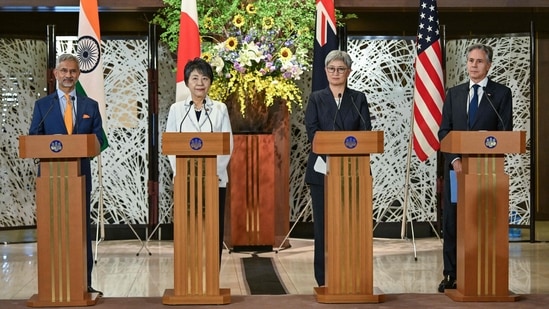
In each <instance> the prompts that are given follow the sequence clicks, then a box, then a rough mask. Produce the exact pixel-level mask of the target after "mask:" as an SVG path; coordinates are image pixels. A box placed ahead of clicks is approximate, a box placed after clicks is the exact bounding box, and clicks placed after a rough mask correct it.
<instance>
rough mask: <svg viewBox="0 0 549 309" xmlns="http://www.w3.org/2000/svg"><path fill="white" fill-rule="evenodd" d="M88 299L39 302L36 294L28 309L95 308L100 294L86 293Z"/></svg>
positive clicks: (32, 297)
mask: <svg viewBox="0 0 549 309" xmlns="http://www.w3.org/2000/svg"><path fill="white" fill-rule="evenodd" d="M86 294H87V295H86V296H87V297H85V298H84V299H82V300H76V301H74V300H73V301H59V302H55V301H47V300H39V299H38V294H34V295H32V296H31V298H29V300H27V307H84V306H95V304H97V300H98V299H99V297H100V296H99V293H86Z"/></svg>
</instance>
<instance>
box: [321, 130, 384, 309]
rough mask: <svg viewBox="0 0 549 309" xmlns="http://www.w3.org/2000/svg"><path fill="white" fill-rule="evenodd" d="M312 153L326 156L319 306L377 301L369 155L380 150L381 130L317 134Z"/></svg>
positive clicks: (381, 145)
mask: <svg viewBox="0 0 549 309" xmlns="http://www.w3.org/2000/svg"><path fill="white" fill-rule="evenodd" d="M313 151H314V152H315V153H317V154H325V155H327V162H326V163H327V173H326V178H325V201H326V205H325V243H326V247H325V255H326V286H324V287H317V288H315V295H316V299H317V301H318V302H320V303H379V302H383V301H384V300H385V296H384V295H374V294H373V260H372V258H373V221H372V176H371V174H370V154H371V153H381V152H383V132H382V131H317V132H316V133H315V138H314V141H313Z"/></svg>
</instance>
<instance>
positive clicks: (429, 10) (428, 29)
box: [413, 0, 444, 161]
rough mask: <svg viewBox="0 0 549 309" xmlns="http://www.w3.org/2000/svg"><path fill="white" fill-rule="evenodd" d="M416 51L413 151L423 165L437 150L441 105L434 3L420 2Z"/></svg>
mask: <svg viewBox="0 0 549 309" xmlns="http://www.w3.org/2000/svg"><path fill="white" fill-rule="evenodd" d="M417 48H418V56H417V58H416V66H415V69H416V77H415V90H414V109H413V113H414V123H413V147H414V151H415V153H416V156H417V157H418V158H419V159H420V160H421V161H425V160H427V158H429V156H430V155H431V154H433V153H435V152H436V151H437V150H438V149H439V148H440V141H439V140H438V130H439V128H440V122H441V121H442V104H443V103H444V83H443V81H444V80H443V72H442V50H441V45H440V34H439V24H438V12H437V6H436V1H435V0H421V1H420V7H419V26H418V35H417Z"/></svg>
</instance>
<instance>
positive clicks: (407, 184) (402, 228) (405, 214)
mask: <svg viewBox="0 0 549 309" xmlns="http://www.w3.org/2000/svg"><path fill="white" fill-rule="evenodd" d="M410 114H411V116H410V135H409V138H408V154H407V157H406V177H405V179H404V181H405V182H404V206H403V209H402V224H401V226H400V238H401V239H404V237H406V221H407V219H408V200H409V194H410V162H411V160H412V139H413V135H414V104H413V102H412V112H411V113H410ZM410 228H411V230H412V246H413V248H414V260H416V261H417V248H416V237H415V232H414V222H413V221H412V220H410ZM435 232H436V231H435Z"/></svg>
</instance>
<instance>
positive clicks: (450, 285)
mask: <svg viewBox="0 0 549 309" xmlns="http://www.w3.org/2000/svg"><path fill="white" fill-rule="evenodd" d="M492 55H493V52H492V48H491V47H489V46H486V45H482V44H476V45H473V46H470V47H469V48H468V49H467V72H468V74H469V79H470V80H469V81H468V82H466V83H463V84H460V85H457V86H455V87H453V88H450V89H449V90H448V92H447V94H446V99H445V101H444V105H443V107H442V123H441V125H440V130H439V131H438V137H439V139H440V140H442V139H443V138H444V137H445V136H446V135H447V134H448V133H449V132H450V131H453V130H455V131H480V130H487V131H496V130H499V131H504V130H507V131H511V130H513V106H512V103H513V102H512V94H511V89H509V88H508V87H506V86H504V85H502V84H499V83H496V82H494V81H492V80H490V79H489V78H488V77H487V75H488V71H489V70H490V66H491V65H492ZM475 92H476V93H475ZM451 169H453V170H454V171H455V172H456V173H461V172H462V166H461V158H460V156H459V155H457V154H452V153H445V154H444V189H443V190H444V191H443V200H442V233H443V238H444V243H443V247H442V254H443V259H444V270H443V275H444V279H443V280H442V281H441V282H440V284H439V286H438V291H439V292H441V293H442V292H444V290H445V289H455V288H456V286H457V285H456V279H459V278H456V225H457V223H456V221H457V219H456V218H457V213H456V206H457V205H456V203H452V201H451V198H450V195H451V193H450V176H449V175H450V170H451Z"/></svg>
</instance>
